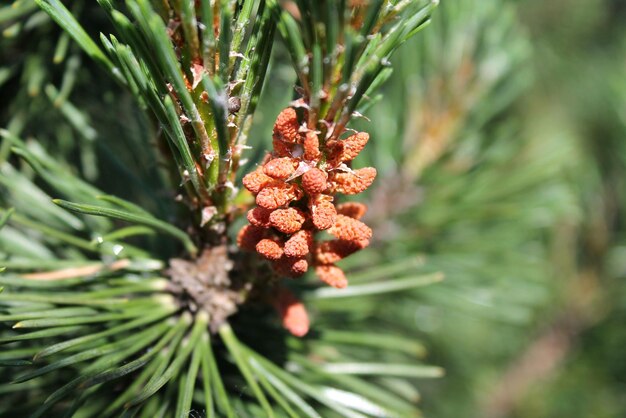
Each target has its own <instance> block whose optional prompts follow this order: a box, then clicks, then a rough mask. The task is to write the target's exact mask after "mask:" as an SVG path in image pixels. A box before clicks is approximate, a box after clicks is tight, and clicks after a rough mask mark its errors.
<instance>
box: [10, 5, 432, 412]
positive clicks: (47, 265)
mask: <svg viewBox="0 0 626 418" xmlns="http://www.w3.org/2000/svg"><path fill="white" fill-rule="evenodd" d="M35 3H36V4H35ZM98 6H99V7H98ZM434 6H435V4H434V3H432V2H430V1H424V2H420V1H418V2H403V1H391V2H387V1H376V2H367V3H360V2H340V1H327V2H320V3H317V2H297V3H295V2H286V3H281V4H278V3H277V2H275V1H258V0H250V1H239V2H234V1H226V0H225V1H208V0H207V1H200V2H192V1H175V2H158V1H155V2H153V3H150V2H148V1H145V0H137V1H135V0H129V1H126V2H124V3H123V4H122V2H114V1H109V0H102V1H99V2H98V5H97V6H96V5H91V4H83V3H76V4H74V5H72V8H71V10H70V9H68V8H67V7H66V6H65V5H64V4H63V3H62V2H60V1H58V0H50V1H48V0H44V1H36V2H34V3H33V2H28V1H21V0H18V1H16V2H15V3H14V4H12V5H11V6H8V7H7V8H5V9H3V12H4V13H3V16H2V17H3V19H2V21H3V22H5V25H6V26H7V29H6V31H7V32H8V33H15V36H14V37H13V38H11V37H8V39H6V40H5V41H4V42H5V43H7V45H8V46H7V48H6V49H5V48H3V50H6V51H8V53H9V54H10V53H11V51H10V49H14V50H16V51H17V53H19V54H21V56H20V59H19V60H17V61H16V65H14V66H12V67H8V68H6V69H5V76H4V80H5V82H6V84H5V86H6V87H7V88H10V89H17V93H16V94H15V98H14V100H13V101H12V103H11V104H10V105H9V106H7V107H6V110H5V111H6V113H7V115H6V116H5V118H6V120H7V122H6V126H7V128H6V129H4V130H2V131H1V135H2V138H3V142H2V155H3V159H2V161H3V163H2V164H3V165H2V169H3V174H4V176H3V185H4V193H3V196H4V197H3V199H4V202H5V205H6V206H7V207H10V209H7V210H5V211H3V218H2V220H3V222H2V224H3V225H4V228H3V232H2V240H3V249H4V250H6V256H5V257H4V260H3V265H5V266H6V268H7V271H6V272H5V273H4V275H3V276H2V278H1V280H2V283H3V284H4V286H5V289H4V292H3V293H2V294H1V295H0V299H1V303H2V306H3V310H4V312H3V315H2V320H3V321H6V322H7V323H8V324H10V325H12V328H13V329H12V330H6V331H5V333H4V335H3V336H2V337H1V338H2V342H4V343H8V347H10V349H9V350H7V351H4V352H3V355H2V359H3V360H2V361H3V362H4V363H5V365H6V366H8V367H9V368H7V369H6V373H8V375H7V376H6V377H7V379H6V380H7V381H10V382H12V383H13V384H15V386H7V402H5V403H3V408H5V409H4V411H3V413H5V414H13V415H15V414H26V413H30V414H31V416H49V415H50V414H52V415H59V414H64V415H65V416H95V415H98V416H112V415H119V414H120V413H123V414H125V415H128V416H131V415H133V416H134V415H139V416H171V415H172V414H173V413H174V414H175V416H188V415H189V414H191V413H199V414H201V415H204V414H206V415H207V416H214V415H215V414H218V415H220V416H222V415H224V416H240V415H242V416H261V415H267V416H284V415H285V414H286V415H288V416H329V414H338V415H341V416H362V415H363V414H367V415H375V416H406V415H413V414H415V413H417V412H416V411H417V410H416V409H415V405H414V404H413V402H412V401H411V396H410V393H406V391H404V390H398V391H395V390H394V389H393V387H395V386H397V387H398V388H402V387H405V386H406V383H405V382H404V380H403V378H407V377H434V376H438V375H440V374H441V371H440V369H439V368H437V367H432V366H426V365H421V364H415V362H414V358H415V355H416V354H419V353H420V352H422V351H423V349H422V347H421V346H420V345H419V344H417V343H415V342H414V341H413V340H412V339H411V338H406V337H403V336H401V335H399V334H397V333H396V332H382V331H378V330H376V331H372V329H371V328H370V325H373V324H371V323H370V321H367V320H366V318H367V317H368V316H369V315H370V314H371V309H372V308H373V307H375V304H374V303H372V302H371V301H368V298H376V297H379V296H380V295H384V294H386V293H389V292H396V291H399V290H402V289H410V288H413V287H416V286H421V285H425V284H428V283H432V282H435V281H437V280H438V279H439V278H440V275H439V274H438V273H434V274H432V273H417V275H416V276H413V277H409V278H405V279H400V280H391V279H387V280H383V281H379V282H376V283H365V282H368V281H372V280H377V279H381V278H385V277H386V274H387V273H388V271H389V269H390V268H391V269H397V267H398V266H396V265H393V264H387V265H385V264H380V265H378V266H377V268H376V269H374V270H371V271H363V272H362V273H360V275H357V274H350V273H348V275H347V276H348V277H350V281H351V282H352V281H354V284H352V285H351V286H350V287H349V288H348V289H340V288H343V287H345V286H346V285H347V279H346V275H345V273H344V272H343V270H342V269H341V268H340V267H338V266H336V265H335V262H337V261H339V260H342V259H343V258H346V257H348V256H349V255H350V254H352V253H354V252H356V251H358V250H362V249H363V248H365V247H367V246H368V245H369V242H370V239H371V230H370V228H369V227H367V225H366V224H364V223H363V222H361V221H359V220H358V219H359V218H360V217H361V216H362V215H363V212H364V210H365V209H366V206H365V205H363V204H362V203H357V202H354V203H350V202H349V201H348V200H345V201H343V203H341V201H340V197H339V196H340V195H353V194H357V193H360V192H361V191H363V190H365V189H366V188H368V187H369V186H370V185H371V183H372V181H373V180H374V177H375V175H376V170H375V169H374V168H373V167H366V168H360V169H356V168H352V167H351V166H352V160H354V159H355V158H356V157H357V156H358V154H359V153H360V151H361V150H362V149H363V148H364V147H365V145H366V143H367V142H368V140H369V135H368V134H367V133H365V132H356V131H354V129H353V128H352V127H351V124H352V120H353V119H354V118H355V117H359V116H361V115H362V112H364V111H365V109H366V108H367V107H368V106H370V105H371V103H373V101H374V99H375V97H374V92H375V91H376V89H378V88H379V86H380V85H381V84H382V83H383V82H384V81H385V80H386V79H387V78H388V77H389V76H390V74H391V69H390V66H389V58H390V56H391V55H392V54H393V52H394V51H395V50H396V49H397V48H398V47H399V46H400V45H401V44H403V43H404V42H405V41H406V40H407V39H409V38H410V37H411V36H413V35H414V34H415V33H417V32H419V31H420V29H422V28H423V27H424V26H425V25H426V23H427V22H428V21H429V17H430V13H431V11H432V9H433V7H434ZM50 18H51V19H52V20H53V21H54V22H55V23H56V25H58V26H59V27H61V28H62V31H59V30H58V29H57V26H56V25H53V24H51V22H50ZM105 18H106V19H107V20H105ZM98 33H100V35H99V36H98V35H97V34H98ZM279 37H280V38H281V39H282V44H279V43H278V41H277V38H279ZM33 39H35V40H39V39H42V40H45V41H44V42H43V43H42V44H41V46H39V45H37V46H36V47H35V44H36V43H33V42H32V40H33ZM26 40H28V42H27V41H26ZM21 42H24V44H23V45H20V43H21ZM46 43H49V44H51V45H55V46H54V48H52V47H50V46H49V45H46ZM276 45H284V46H280V47H278V48H280V49H279V50H276V51H275V52H274V53H273V52H272V51H273V50H275V46H276ZM33 48H34V50H33ZM281 54H282V55H281ZM272 55H275V56H276V57H277V58H276V59H275V60H272ZM285 55H288V56H289V57H290V59H291V62H292V68H293V74H294V75H295V77H296V80H295V84H292V86H293V87H292V86H289V85H287V86H283V87H284V88H286V89H287V90H292V89H293V92H294V93H293V96H292V102H291V103H290V104H287V107H285V108H284V109H283V110H282V111H281V112H279V114H278V118H277V119H276V122H275V123H274V124H273V125H274V126H273V132H272V133H270V135H268V136H270V137H272V138H273V140H272V145H269V144H268V143H267V142H264V140H263V139H262V137H261V136H260V135H259V139H258V140H256V142H255V140H254V138H255V137H254V131H255V129H257V128H255V126H256V125H254V124H253V118H254V116H255V114H256V113H257V109H258V108H259V98H260V96H261V92H262V91H263V90H264V89H265V90H272V89H274V88H275V85H273V84H274V82H275V79H274V76H272V75H268V73H272V70H273V68H274V66H276V68H283V69H285V68H286V64H287V61H286V60H285V59H284V58H283V57H285V58H286V56H285ZM83 60H90V61H91V62H93V63H95V64H96V66H97V67H98V68H94V66H93V65H92V64H86V65H85V66H83V65H82V62H83ZM5 62H7V61H5ZM48 62H53V63H55V65H53V66H52V67H50V66H49V65H46V64H47V63H48ZM20 79H21V81H20ZM59 79H60V82H59ZM14 80H17V81H14ZM59 83H60V84H59ZM291 83H293V81H291V82H290V84H291ZM41 90H43V91H44V92H45V95H44V94H40V91H41ZM129 94H130V95H131V96H132V97H133V99H134V102H131V101H130V100H129ZM268 94H269V95H271V92H270V93H268ZM51 105H52V106H51ZM34 106H37V107H38V109H37V108H33V107H34ZM51 107H52V109H50V108H51ZM39 109H40V110H39ZM40 115H43V116H40ZM40 117H44V118H45V117H50V119H52V120H51V121H50V122H49V123H43V122H40V120H39V118H40ZM274 117H276V114H274ZM265 123H266V125H267V122H265ZM259 129H260V128H259ZM353 132H356V133H353ZM77 154H78V155H77ZM250 157H252V158H253V159H254V160H255V161H256V162H257V164H259V165H258V166H257V168H254V166H251V165H250V164H248V165H246V163H245V159H246V158H250ZM244 175H245V176H244ZM242 177H243V185H244V186H245V187H241V186H240V185H241V183H240V182H241V181H242V180H241V179H242ZM109 186H110V187H109ZM109 190H118V191H119V192H118V193H115V194H113V193H109V194H107V193H106V192H108V191H109ZM254 198H256V205H255V204H254V200H253V199H254ZM246 211H247V216H244V215H246ZM245 217H247V218H248V221H249V222H250V223H249V224H248V225H243V226H242V225H241V223H242V220H243V219H242V218H245ZM324 231H326V232H324ZM235 236H236V237H237V239H236V240H235V239H234V238H235ZM328 237H330V239H328ZM233 241H236V242H237V244H238V245H237V246H235V245H233ZM246 250H249V251H248V252H246ZM264 259H268V260H269V261H270V262H268V261H266V260H264ZM309 267H311V270H313V269H315V271H316V273H317V276H319V278H320V279H322V281H324V282H326V283H327V284H329V285H330V286H332V287H336V288H337V289H332V288H331V287H327V286H322V285H320V284H316V282H315V281H306V282H305V281H303V280H301V279H300V280H285V279H282V278H283V277H285V276H287V277H295V276H300V275H302V274H303V273H305V272H306V270H308V269H309ZM345 268H346V269H348V268H349V266H348V267H345ZM409 271H415V270H414V269H411V270H409ZM281 279H282V280H281ZM361 281H363V283H361ZM338 302H339V303H338ZM305 307H306V308H305ZM274 310H275V311H276V313H275V312H274ZM307 310H308V311H310V312H314V313H315V317H313V319H312V321H313V326H312V328H311V330H309V324H310V321H311V320H310V319H309V317H308V313H307ZM337 318H343V320H342V323H341V324H338V323H337ZM277 319H282V324H283V326H284V327H285V328H286V329H287V330H288V331H290V332H291V333H292V334H294V336H293V337H290V336H288V335H285V333H284V332H283V331H281V330H280V327H277V326H276V325H277ZM380 325H381V326H380V328H381V330H382V326H384V321H381V324H380ZM375 328H379V327H375ZM305 334H307V336H306V337H305V338H304V339H302V340H301V339H299V338H298V337H302V336H303V335H305ZM342 347H343V348H342ZM381 349H385V361H384V362H381V361H380V359H379V358H378V355H379V353H380V352H381ZM385 376H387V377H385ZM387 381H389V382H390V383H389V384H387V383H386V382H387ZM388 385H391V386H389V388H385V386H388ZM9 387H12V388H16V389H18V390H10V389H8V388H9ZM394 392H396V393H394ZM331 411H332V412H331Z"/></svg>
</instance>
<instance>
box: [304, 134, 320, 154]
mask: <svg viewBox="0 0 626 418" xmlns="http://www.w3.org/2000/svg"><path fill="white" fill-rule="evenodd" d="M303 145H304V159H305V160H307V161H317V160H318V159H319V158H320V157H321V155H322V153H321V152H320V140H319V138H318V137H317V134H316V133H315V132H314V131H308V132H307V133H306V135H305V137H304V143H303Z"/></svg>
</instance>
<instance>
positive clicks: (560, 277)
mask: <svg viewBox="0 0 626 418" xmlns="http://www.w3.org/2000/svg"><path fill="white" fill-rule="evenodd" d="M94 3H95V2H94ZM76 4H77V6H76V9H75V12H76V13H77V14H80V15H81V21H89V22H91V24H90V26H89V27H88V29H89V30H90V32H92V33H94V34H97V33H98V32H99V31H101V30H102V31H105V32H106V30H108V28H107V22H106V19H104V18H103V16H102V14H101V13H100V12H99V11H98V7H97V6H96V5H92V3H91V2H82V3H81V2H76ZM33 10H34V9H33ZM3 11H4V12H7V9H3ZM28 16H29V17H28V19H26V20H23V21H20V22H19V24H13V23H12V24H11V25H4V26H2V30H3V38H2V40H1V41H0V63H2V64H3V66H2V71H0V93H1V97H2V99H1V100H0V126H3V127H7V128H8V129H9V130H11V131H12V132H13V133H15V134H20V135H21V136H23V137H25V138H26V137H37V138H38V140H39V141H40V142H41V143H42V145H43V146H44V147H45V148H46V150H47V151H48V153H49V154H50V155H52V156H55V157H58V158H59V164H64V162H63V161H64V159H65V158H67V159H68V160H70V161H73V162H74V164H73V165H72V167H71V168H68V169H70V170H72V171H77V172H79V173H80V174H81V176H82V177H84V178H86V179H87V180H89V181H93V182H94V183H95V184H97V185H98V186H99V187H100V188H102V189H103V190H106V191H107V192H109V193H111V194H117V195H120V196H122V197H124V198H128V199H131V200H133V201H135V202H137V203H141V204H142V206H144V207H146V208H148V209H149V210H151V211H152V212H153V213H155V214H157V215H158V216H159V217H162V218H167V217H168V216H171V214H172V213H175V212H174V211H173V210H172V207H171V205H172V201H171V197H172V196H171V192H170V191H168V189H167V188H166V187H164V185H166V184H167V181H165V180H164V176H163V171H162V170H159V167H160V162H159V160H158V157H157V156H156V155H155V154H154V153H153V152H152V151H150V150H149V149H146V147H145V146H144V145H145V144H146V143H147V142H149V141H151V140H152V138H154V137H155V132H154V127H153V126H152V124H151V123H150V121H149V120H147V118H146V116H145V115H144V114H143V113H142V112H140V111H138V109H137V108H136V106H135V104H134V103H133V101H132V99H131V98H130V96H129V94H127V93H124V92H122V91H121V89H120V88H119V87H118V86H116V85H115V84H114V83H113V82H112V81H111V80H109V79H108V78H106V77H104V76H103V74H102V73H101V72H100V70H99V69H97V68H96V66H95V65H94V64H93V63H91V62H89V60H88V59H87V58H86V57H83V56H81V53H80V51H79V50H78V48H77V47H76V46H75V45H72V44H71V43H68V40H67V39H65V40H63V36H62V35H60V31H59V29H58V28H56V27H55V26H54V25H52V24H50V22H48V24H45V25H42V24H40V23H41V21H42V19H47V17H45V16H42V15H41V14H40V13H34V12H33V13H32V14H30V15H28ZM0 17H2V16H1V14H0ZM38 19H39V20H38ZM0 20H1V19H0ZM625 22H626V2H624V1H622V0H603V1H602V0H554V1H540V0H519V1H507V0H441V4H440V6H439V9H438V10H437V11H436V13H435V16H434V18H433V21H432V23H431V25H430V26H429V27H428V28H427V29H425V30H424V31H423V32H421V33H420V34H418V35H417V36H416V37H415V38H414V39H413V40H412V41H410V42H408V43H407V44H405V45H404V46H403V47H402V48H401V50H400V51H399V52H398V53H397V54H396V56H395V58H394V60H393V66H394V73H393V75H392V76H391V78H390V80H389V81H388V82H387V83H386V85H385V86H384V87H383V89H382V95H381V97H379V98H376V97H372V101H371V103H369V106H370V107H369V108H367V109H364V110H363V111H362V113H363V114H364V115H365V116H366V117H367V118H369V120H367V118H363V119H361V120H360V121H358V122H357V123H356V124H355V126H354V127H355V128H359V129H363V130H367V131H369V132H370V133H371V136H372V140H371V142H370V145H369V146H368V149H367V152H365V153H364V154H367V155H365V156H364V157H360V159H359V160H358V162H357V164H358V165H359V166H366V165H375V166H376V167H377V168H378V171H379V173H380V174H379V179H378V180H377V182H376V183H375V186H374V187H373V188H372V190H370V192H369V195H368V196H365V197H364V198H363V199H364V200H365V201H367V202H368V204H369V205H370V212H369V214H368V219H367V222H368V224H371V225H372V226H373V227H374V229H375V236H376V238H375V239H376V242H375V243H374V244H373V248H372V249H370V250H369V251H366V252H364V253H363V254H360V255H358V256H355V257H354V258H353V259H350V260H348V261H347V262H348V263H349V265H350V266H351V267H352V268H353V269H357V270H358V268H359V267H360V266H361V267H362V266H363V265H367V263H369V264H376V263H396V264H398V265H401V264H402V263H407V261H409V262H410V261H411V260H416V259H419V260H422V259H423V260H424V261H423V262H424V268H425V269H426V270H429V271H441V272H443V273H444V274H445V280H444V281H443V282H442V283H439V284H436V285H433V286H429V287H426V288H419V289H417V290H415V291H410V292H406V293H393V294H391V295H390V296H386V297H382V298H378V299H376V300H377V301H378V302H376V303H378V304H379V305H378V306H376V307H375V309H372V312H379V313H380V317H381V318H383V319H382V320H381V321H382V323H383V324H386V326H388V327H394V328H396V329H397V330H399V331H401V332H403V333H404V334H408V335H415V336H416V338H417V339H419V340H420V341H422V343H423V344H424V345H425V346H426V347H427V349H428V354H427V355H426V359H427V361H428V362H429V363H431V364H436V365H440V366H442V367H444V368H445V370H446V375H445V376H444V377H443V378H441V379H435V380H428V381H420V382H419V389H420V392H419V393H417V392H411V393H412V396H413V397H414V398H415V399H417V398H419V399H420V404H421V408H422V410H423V412H424V416H426V417H433V418H457V417H464V418H471V417H476V418H497V417H502V418H504V417H511V418H514V417H520V418H522V417H523V418H561V417H568V418H570V417H571V418H578V417H580V418H587V417H594V418H595V417H597V418H604V417H607V418H609V417H623V416H626V356H625V355H624V352H625V349H624V348H625V347H626V327H625V326H624V322H625V320H626V285H625V284H624V278H625V276H626V241H625V240H624V231H625V227H626V225H625V221H626V218H625V216H626V199H625V194H624V190H625V187H626V181H625V174H626V170H625V169H626V145H625V143H624V140H625V139H626V80H625V78H626V77H625V76H624V75H625V74H626V24H625ZM59 36H61V37H60V38H59ZM61 53H63V54H66V55H67V56H68V57H69V58H68V59H65V60H62V61H63V63H62V64H49V63H50V62H53V61H54V60H53V58H54V57H55V56H56V55H57V54H61ZM42 63H45V64H42ZM269 76H270V78H271V86H272V88H270V89H266V91H265V93H264V96H263V98H262V102H261V105H260V106H259V112H258V115H257V118H256V120H255V124H256V125H255V126H254V128H253V129H252V134H251V140H250V145H252V146H253V150H252V151H250V153H249V155H248V157H249V158H250V161H249V164H250V165H252V164H254V163H255V162H256V161H258V159H259V158H260V157H261V156H262V154H263V152H264V149H266V147H267V146H268V144H269V142H270V141H269V139H270V138H271V135H270V132H271V127H272V123H273V121H274V118H275V115H276V114H277V113H278V112H279V110H280V109H281V108H283V107H284V106H285V105H286V104H287V103H288V102H289V100H290V99H292V90H291V86H292V84H293V82H294V78H295V77H294V75H293V72H292V70H291V69H290V66H289V64H288V57H287V54H286V52H285V51H284V49H282V48H281V47H278V48H277V49H276V50H275V53H274V61H273V63H272V69H271V71H270V73H269ZM376 99H377V100H376ZM103 108H104V109H105V111H103ZM120 136H123V137H124V138H126V139H127V140H126V141H123V142H122V141H112V140H111V139H112V138H118V137H120ZM7 152H8V149H6V146H5V147H4V148H3V147H0V159H2V154H6V153H7ZM120 158H121V159H122V160H123V161H124V163H123V164H120ZM94 162H96V163H94ZM127 167H132V168H133V169H132V170H128V169H127ZM10 170H11V169H10V168H9V167H7V166H3V173H2V175H3V177H4V179H6V180H7V182H6V184H5V185H4V186H5V187H10V180H9V179H10V177H11V175H12V173H11V171H10ZM113 170H115V172H116V173H117V174H116V176H115V178H111V177H109V176H106V175H103V174H102V173H107V172H112V171H113ZM6 231H9V232H6ZM14 238H15V237H13V236H11V230H10V229H7V230H4V231H3V234H2V235H0V249H2V248H5V249H6V248H8V247H9V246H11V245H16V242H15V241H14ZM159 250H160V251H163V252H164V253H167V251H169V249H167V248H160V249H159ZM416 257H419V258H416ZM389 318H392V320H390V319H389ZM326 320H327V321H329V322H330V323H332V322H333V318H326ZM320 321H321V320H320ZM385 321H386V323H385ZM379 325H380V324H379ZM392 383H393V382H390V385H392ZM396 390H398V391H402V390H405V391H406V390H407V389H406V388H404V387H400V388H396Z"/></svg>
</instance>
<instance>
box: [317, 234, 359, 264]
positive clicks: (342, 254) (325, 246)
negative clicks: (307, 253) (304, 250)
mask: <svg viewBox="0 0 626 418" xmlns="http://www.w3.org/2000/svg"><path fill="white" fill-rule="evenodd" d="M360 249H361V247H360V246H359V245H358V244H355V243H354V242H352V241H343V240H337V239H334V240H331V241H322V242H320V243H318V245H316V247H315V254H314V255H315V262H316V263H317V264H332V263H336V262H337V261H339V260H343V259H344V258H346V257H347V256H349V255H350V254H353V253H355V252H357V251H358V250H360Z"/></svg>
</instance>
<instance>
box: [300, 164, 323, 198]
mask: <svg viewBox="0 0 626 418" xmlns="http://www.w3.org/2000/svg"><path fill="white" fill-rule="evenodd" d="M327 180H328V174H327V173H326V172H325V171H322V170H320V169H319V168H312V169H310V170H309V171H307V172H306V173H304V174H303V175H302V188H303V189H304V191H305V192H306V193H308V194H318V193H322V192H323V191H324V190H326V189H327V188H328V185H327V182H326V181H327Z"/></svg>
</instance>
